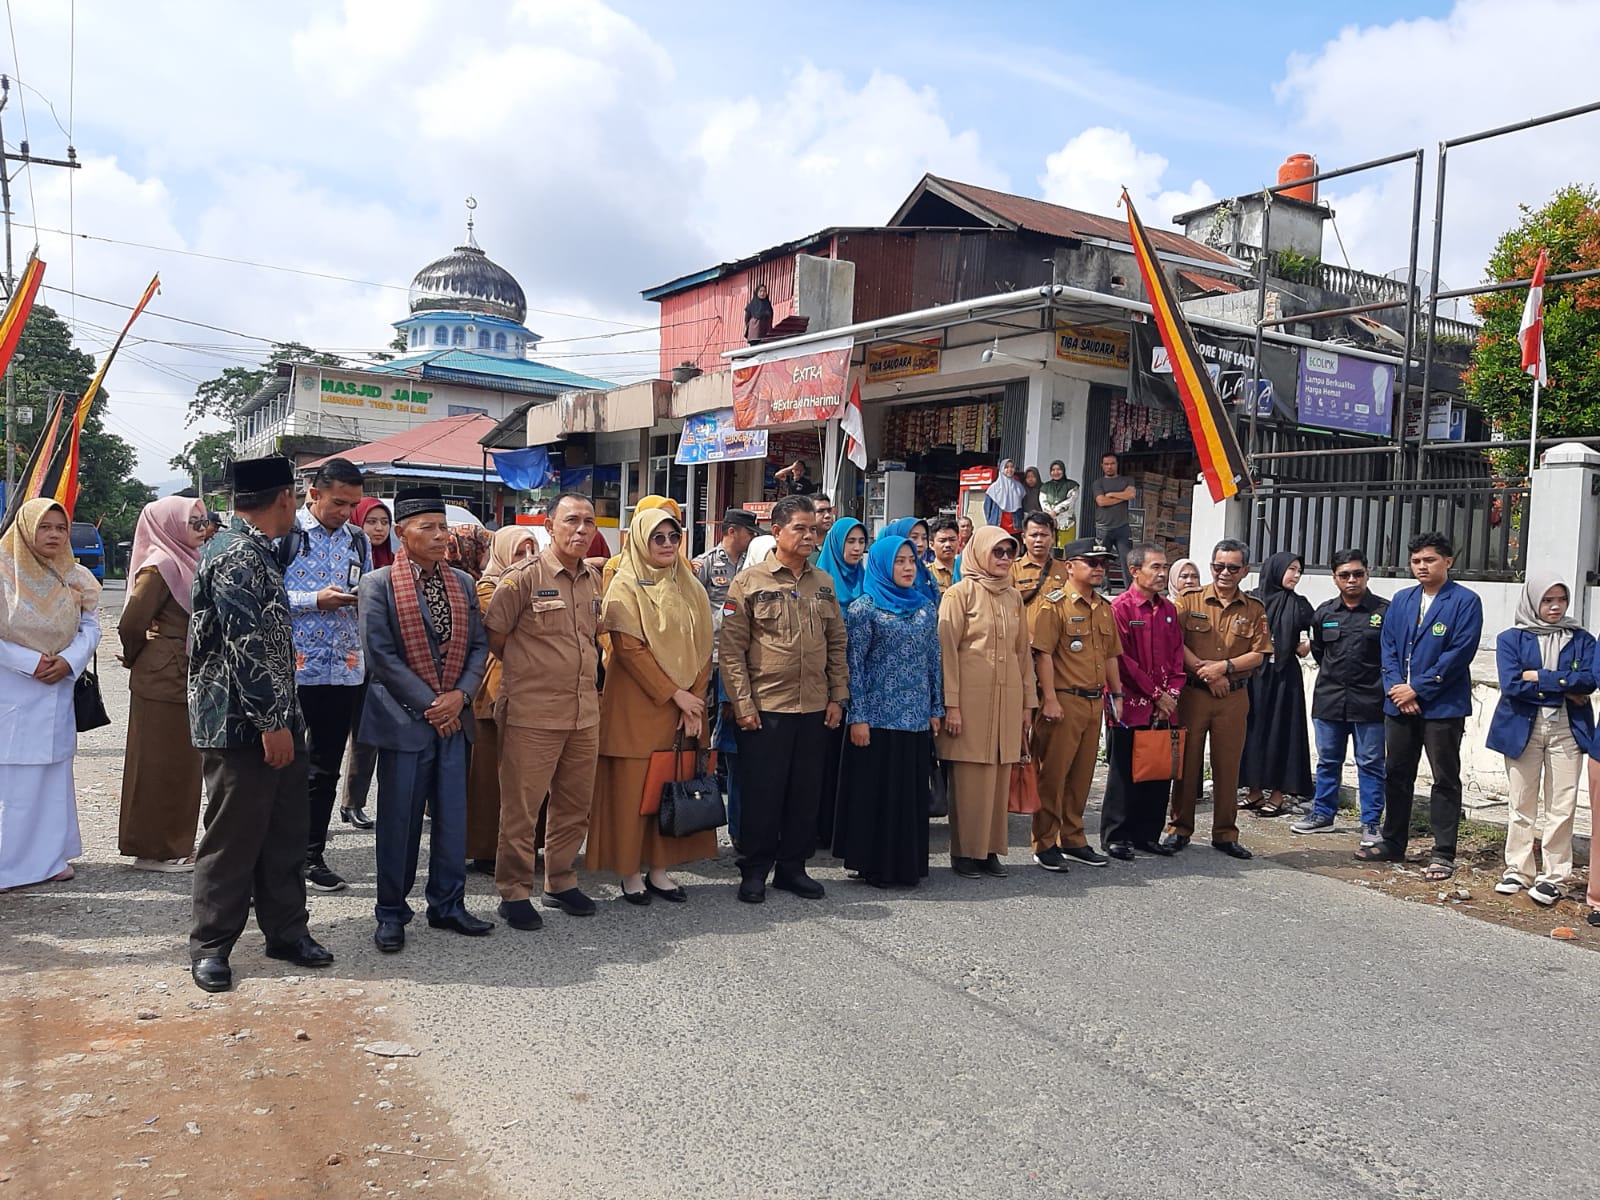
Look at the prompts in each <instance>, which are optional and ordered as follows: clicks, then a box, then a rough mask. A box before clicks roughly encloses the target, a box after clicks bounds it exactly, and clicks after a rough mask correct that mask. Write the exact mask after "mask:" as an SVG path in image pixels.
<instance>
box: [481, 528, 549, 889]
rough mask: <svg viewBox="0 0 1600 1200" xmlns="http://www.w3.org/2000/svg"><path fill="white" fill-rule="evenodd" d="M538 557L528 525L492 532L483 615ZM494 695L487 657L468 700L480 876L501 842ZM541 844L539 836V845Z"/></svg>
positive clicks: (496, 663) (495, 672) (496, 677)
mask: <svg viewBox="0 0 1600 1200" xmlns="http://www.w3.org/2000/svg"><path fill="white" fill-rule="evenodd" d="M537 553H539V542H538V539H537V538H535V537H534V535H533V530H532V529H531V528H530V527H528V526H527V525H507V526H506V527H505V528H504V529H500V530H496V531H495V535H494V538H493V540H492V541H491V542H490V543H489V563H488V566H486V567H485V568H484V571H483V576H482V577H481V578H480V579H479V580H478V607H479V608H480V609H482V610H483V611H484V612H488V611H489V600H490V598H491V597H493V595H494V590H495V588H497V587H499V586H500V577H501V576H502V575H504V574H505V573H506V572H507V571H509V570H510V569H511V568H512V567H514V566H516V565H517V563H519V562H521V561H522V560H523V559H525V558H532V557H533V556H534V555H535V554H537ZM499 694H500V660H499V659H498V658H496V657H495V656H494V655H492V654H491V655H489V663H488V665H487V666H486V667H484V669H483V683H482V685H480V686H479V688H478V694H477V695H476V696H475V697H473V700H472V715H473V716H474V717H475V718H477V722H478V732H477V736H476V737H475V738H474V739H473V742H472V759H471V762H470V763H469V764H468V766H467V869H468V870H471V871H477V872H478V873H479V874H482V875H493V874H494V856H495V850H496V848H497V847H498V845H499V843H500V729H499V726H497V725H496V724H495V722H494V701H495V697H496V696H498V695H499ZM540 823H541V825H542V824H543V815H542V814H541V816H540ZM543 841H544V839H543V838H542V837H541V838H540V843H541V844H543Z"/></svg>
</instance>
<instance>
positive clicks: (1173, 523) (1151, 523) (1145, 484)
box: [1132, 471, 1194, 559]
mask: <svg viewBox="0 0 1600 1200" xmlns="http://www.w3.org/2000/svg"><path fill="white" fill-rule="evenodd" d="M1132 479H1133V481H1134V483H1135V484H1136V485H1137V486H1138V488H1139V496H1140V502H1141V503H1142V504H1143V506H1144V531H1145V537H1146V538H1148V539H1149V540H1150V541H1152V542H1155V543H1156V544H1157V545H1158V546H1163V547H1165V549H1166V552H1167V557H1168V559H1179V558H1188V557H1189V556H1190V555H1189V522H1190V520H1191V519H1192V517H1193V515H1194V499H1193V497H1194V492H1193V489H1192V486H1191V485H1190V484H1189V482H1188V481H1187V480H1184V479H1178V478H1174V477H1172V476H1168V475H1157V474H1155V473H1154V472H1151V471H1137V472H1135V473H1134V474H1133V475H1132Z"/></svg>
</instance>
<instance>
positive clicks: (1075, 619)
mask: <svg viewBox="0 0 1600 1200" xmlns="http://www.w3.org/2000/svg"><path fill="white" fill-rule="evenodd" d="M1088 619H1089V618H1088V617H1068V618H1067V620H1069V621H1087V620H1088Z"/></svg>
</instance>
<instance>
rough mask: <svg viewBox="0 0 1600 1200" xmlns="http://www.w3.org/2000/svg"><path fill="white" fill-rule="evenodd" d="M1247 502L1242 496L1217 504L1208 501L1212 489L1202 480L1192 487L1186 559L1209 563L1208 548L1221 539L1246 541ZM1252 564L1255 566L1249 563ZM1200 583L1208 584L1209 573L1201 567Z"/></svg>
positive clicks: (1209, 580) (1247, 524)
mask: <svg viewBox="0 0 1600 1200" xmlns="http://www.w3.org/2000/svg"><path fill="white" fill-rule="evenodd" d="M1248 503H1249V501H1248V500H1246V499H1244V496H1243V493H1241V494H1240V495H1239V496H1235V497H1234V498H1233V499H1231V500H1224V501H1222V502H1221V503H1220V504H1219V503H1217V502H1216V501H1214V500H1212V499H1211V489H1210V488H1208V487H1206V481H1205V480H1204V479H1201V480H1200V481H1199V482H1197V483H1196V484H1195V485H1194V516H1193V517H1192V518H1191V519H1190V521H1189V557H1190V558H1192V559H1194V560H1195V562H1197V563H1209V562H1210V561H1211V547H1213V546H1215V545H1216V544H1217V543H1218V542H1220V541H1221V540H1222V539H1223V538H1238V539H1239V540H1240V541H1241V542H1248V541H1249V538H1248V536H1247V535H1248V533H1249V521H1248V518H1249V515H1250V513H1249V510H1248V509H1247V508H1246V507H1245V505H1246V504H1248ZM1252 565H1254V564H1252ZM1200 582H1201V583H1203V584H1204V583H1210V582H1211V572H1210V571H1209V570H1208V569H1207V568H1206V567H1204V566H1202V567H1201V568H1200Z"/></svg>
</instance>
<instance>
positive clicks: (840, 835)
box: [833, 536, 944, 887]
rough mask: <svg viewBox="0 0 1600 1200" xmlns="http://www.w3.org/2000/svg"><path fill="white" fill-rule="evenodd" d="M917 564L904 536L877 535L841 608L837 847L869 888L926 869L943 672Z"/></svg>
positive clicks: (908, 881)
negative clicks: (844, 660)
mask: <svg viewBox="0 0 1600 1200" xmlns="http://www.w3.org/2000/svg"><path fill="white" fill-rule="evenodd" d="M919 565H920V563H919V562H918V561H917V554H916V547H914V546H913V545H912V544H911V543H910V542H909V541H907V540H906V539H905V538H903V537H895V536H889V537H880V538H879V539H878V540H877V541H876V542H874V543H873V546H872V551H871V552H870V553H869V554H868V555H867V566H866V580H865V585H864V588H863V591H862V594H861V596H859V597H858V598H857V599H856V600H855V601H854V602H852V603H851V605H850V607H849V608H848V609H847V610H846V611H845V629H846V631H847V632H848V634H849V639H850V649H849V655H850V708H849V716H848V720H849V729H850V735H849V736H850V740H849V744H848V745H847V746H846V747H845V749H844V768H845V769H844V772H843V775H842V778H843V783H842V785H841V790H842V794H843V803H842V804H841V805H840V808H839V815H838V821H837V826H836V829H835V831H834V839H833V852H834V854H835V855H837V856H838V857H839V858H842V859H843V860H844V865H845V867H846V868H847V869H848V870H851V871H855V872H857V873H858V874H859V875H860V876H861V878H862V879H864V880H866V881H867V882H868V883H870V884H871V885H872V886H873V887H915V886H916V885H917V883H918V881H920V880H922V879H925V878H927V875H928V779H929V776H928V772H929V768H930V767H931V766H932V764H933V752H932V747H933V739H934V738H935V737H936V736H937V735H938V733H939V723H940V719H941V718H942V717H943V716H944V674H943V671H942V669H941V665H940V657H939V638H938V626H939V617H938V613H937V611H936V610H935V608H934V606H933V603H932V602H931V601H930V600H929V599H928V597H927V595H926V594H924V593H923V592H922V591H921V590H920V589H919V588H918V587H917V586H916V580H917V568H918V566H919Z"/></svg>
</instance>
